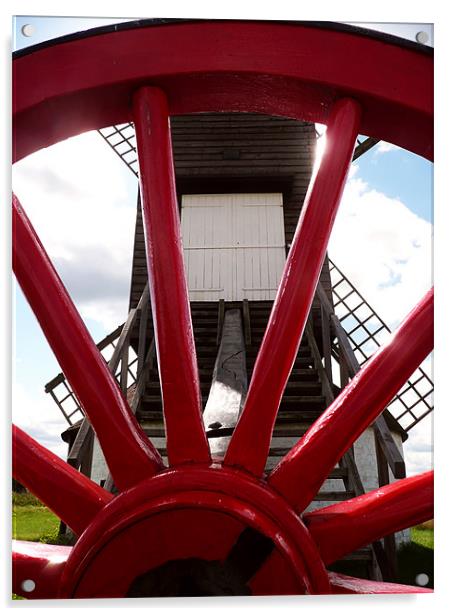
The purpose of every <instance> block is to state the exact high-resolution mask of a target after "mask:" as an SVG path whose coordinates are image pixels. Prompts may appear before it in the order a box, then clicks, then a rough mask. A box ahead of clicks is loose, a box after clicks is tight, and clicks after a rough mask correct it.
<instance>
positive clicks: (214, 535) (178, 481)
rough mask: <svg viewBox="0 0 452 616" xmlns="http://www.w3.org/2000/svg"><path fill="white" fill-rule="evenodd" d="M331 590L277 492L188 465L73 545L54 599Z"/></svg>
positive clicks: (234, 474)
mask: <svg viewBox="0 0 452 616" xmlns="http://www.w3.org/2000/svg"><path fill="white" fill-rule="evenodd" d="M248 554H250V555H252V556H251V558H253V559H254V561H253V562H251V563H250V562H249V561H248V560H247V558H248V556H247V555H248ZM259 554H260V556H259ZM256 555H257V556H256ZM275 571H278V576H275V575H274V573H275ZM281 571H283V572H284V575H281ZM282 580H283V581H282ZM328 589H329V582H328V577H327V573H326V570H325V568H324V565H323V562H322V560H321V558H320V555H319V553H318V551H317V549H316V547H315V544H314V542H313V541H312V539H311V537H310V535H309V532H308V531H307V529H306V527H305V526H304V524H303V522H302V521H301V519H300V518H298V517H297V516H296V515H295V514H294V512H293V510H292V509H291V508H290V507H289V506H288V505H287V504H286V503H285V502H284V500H283V499H282V498H281V497H280V496H279V495H278V494H277V493H275V492H274V491H272V490H271V489H270V488H268V487H267V486H265V484H263V483H262V482H258V481H254V480H253V479H251V478H250V477H248V476H246V475H245V474H244V473H241V472H240V471H234V470H232V471H231V470H225V469H219V468H218V469H216V468H209V467H204V468H200V467H197V468H193V467H190V468H185V469H184V468H181V469H177V470H169V471H165V472H163V473H161V474H159V475H157V476H155V477H153V478H151V479H150V480H148V481H144V482H142V483H140V484H139V485H137V486H136V487H135V488H133V489H131V490H128V491H126V492H124V493H122V494H120V495H119V496H117V497H116V498H115V499H114V500H113V501H112V502H111V503H110V504H109V505H108V506H107V507H105V508H104V510H103V511H102V512H101V513H100V514H99V516H98V517H97V518H96V519H95V520H94V522H93V524H92V525H91V526H90V527H89V528H88V529H87V530H86V531H85V532H84V533H83V535H82V536H81V537H80V539H79V541H78V542H77V544H76V546H75V547H74V549H73V551H72V553H71V556H70V558H69V560H68V562H67V566H66V568H65V572H64V576H63V578H62V583H61V587H60V597H125V596H129V597H130V596H134V597H136V596H162V595H165V596H167V593H169V594H170V596H199V595H218V594H222V595H243V594H275V592H276V591H277V592H279V594H286V593H287V594H288V593H291V594H292V593H296V594H306V593H309V594H310V593H319V592H321V593H323V592H328Z"/></svg>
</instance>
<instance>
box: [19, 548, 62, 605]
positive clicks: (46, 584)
mask: <svg viewBox="0 0 452 616" xmlns="http://www.w3.org/2000/svg"><path fill="white" fill-rule="evenodd" d="M71 552H72V548H71V547H69V546H66V545H46V544H45V543H34V542H32V541H14V540H13V546H12V555H13V575H12V578H13V584H12V591H13V592H14V593H16V594H17V595H20V596H21V597H26V598H27V599H55V597H56V596H57V593H58V586H59V582H60V579H61V574H62V572H63V569H64V567H65V565H66V561H67V559H68V558H69V555H70V553H71ZM25 580H32V581H33V582H34V583H35V588H34V590H33V591H32V592H26V591H24V589H23V588H22V583H23V582H24V581H25Z"/></svg>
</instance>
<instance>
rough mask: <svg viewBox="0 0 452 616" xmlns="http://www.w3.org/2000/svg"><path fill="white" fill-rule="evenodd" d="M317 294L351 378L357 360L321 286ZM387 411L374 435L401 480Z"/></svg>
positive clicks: (402, 473) (400, 462) (401, 466)
mask: <svg viewBox="0 0 452 616" xmlns="http://www.w3.org/2000/svg"><path fill="white" fill-rule="evenodd" d="M317 293H318V296H319V299H320V301H321V304H322V306H324V307H325V309H326V310H327V311H328V312H330V319H331V323H332V324H333V327H334V331H335V333H336V336H337V339H338V342H339V347H340V352H341V354H342V356H343V358H344V361H345V364H346V366H347V369H348V373H349V376H350V378H353V377H354V376H355V374H357V373H358V372H359V370H360V369H361V366H360V365H359V362H358V360H357V359H356V356H355V354H354V353H353V349H352V346H351V344H350V340H349V339H348V336H347V333H346V331H345V330H344V328H343V327H342V323H341V322H340V321H339V319H338V317H337V316H336V315H335V314H334V313H333V307H332V306H331V304H330V302H329V300H328V297H327V295H326V293H325V290H324V289H323V288H322V285H320V284H319V285H318V288H317ZM387 412H388V411H387V410H385V411H384V412H383V414H382V415H380V416H379V417H378V418H377V419H376V420H375V422H374V423H373V427H374V430H375V433H376V435H377V436H378V439H379V441H380V444H381V446H382V449H383V451H384V453H385V455H386V459H387V461H388V464H389V466H390V468H391V471H392V474H393V475H394V477H395V478H396V479H402V478H403V477H405V475H406V473H405V461H404V459H403V456H402V454H401V453H400V451H399V448H398V447H397V445H396V443H395V441H394V437H393V436H392V433H391V431H390V429H389V427H388V424H387V422H386V419H385V416H384V413H387Z"/></svg>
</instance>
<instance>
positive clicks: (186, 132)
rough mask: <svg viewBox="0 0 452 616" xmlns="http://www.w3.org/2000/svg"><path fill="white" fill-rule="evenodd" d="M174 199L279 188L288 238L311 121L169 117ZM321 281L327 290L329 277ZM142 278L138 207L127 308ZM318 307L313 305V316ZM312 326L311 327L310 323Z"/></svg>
mask: <svg viewBox="0 0 452 616" xmlns="http://www.w3.org/2000/svg"><path fill="white" fill-rule="evenodd" d="M171 129H172V138H173V153H174V161H175V169H176V184H177V192H178V198H179V204H180V202H181V198H182V195H183V194H199V193H238V192H282V193H283V199H284V225H285V240H286V245H287V246H289V245H290V242H291V241H292V238H293V234H294V231H295V227H296V224H297V221H298V218H299V215H300V210H301V207H302V204H303V201H304V198H305V195H306V191H307V188H308V184H309V180H310V177H311V172H312V165H313V161H314V156H315V145H316V138H315V128H314V125H313V124H310V123H306V122H300V121H297V120H291V119H286V118H277V117H272V116H265V115H260V114H236V113H223V114H196V115H190V116H176V117H173V118H172V119H171ZM321 280H322V282H323V284H324V286H325V287H326V290H327V293H328V295H330V287H331V282H330V277H329V272H328V269H327V267H325V265H324V268H323V271H322V274H321ZM145 282H146V264H145V253H144V234H143V225H142V220H141V214H140V211H139V208H138V212H137V225H136V233H135V248H134V261H133V272H132V284H131V295H130V307H131V308H132V307H135V306H136V304H137V302H138V300H139V298H140V296H141V293H142V290H143V288H144V285H145ZM317 315H318V306H317V304H315V305H314V318H315V321H317ZM316 329H317V328H316Z"/></svg>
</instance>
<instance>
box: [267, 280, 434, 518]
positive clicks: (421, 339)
mask: <svg viewBox="0 0 452 616" xmlns="http://www.w3.org/2000/svg"><path fill="white" fill-rule="evenodd" d="M432 348H433V289H431V290H430V291H429V292H428V293H427V294H426V295H425V297H424V298H423V299H422V300H421V301H420V302H419V304H418V305H417V306H416V307H415V308H414V309H413V310H412V311H411V312H410V313H409V314H408V315H407V317H406V318H405V320H404V321H403V322H402V323H401V324H400V326H399V327H398V328H397V330H396V331H395V332H394V333H393V334H392V336H391V338H390V339H389V340H388V341H387V343H386V344H385V345H383V346H382V347H380V348H379V349H378V351H377V352H376V353H375V354H374V355H373V356H372V357H371V359H370V360H369V361H368V362H367V363H366V364H365V366H364V367H363V368H361V370H360V371H359V372H358V374H357V375H356V376H355V378H354V379H353V380H352V381H351V382H350V383H349V385H348V386H347V387H345V389H344V390H343V391H342V392H341V394H340V395H339V396H338V397H337V398H336V399H335V400H334V401H333V402H332V404H331V405H330V406H329V407H328V408H327V410H326V411H325V412H324V413H323V414H322V415H321V417H320V418H319V419H318V420H317V421H316V422H315V423H314V424H313V425H312V426H311V427H310V429H309V430H308V431H307V432H306V433H305V434H304V435H303V436H302V437H301V439H300V440H299V441H298V443H297V444H296V445H295V446H294V447H293V448H292V449H291V451H290V452H289V453H288V454H287V456H285V457H284V458H283V459H282V460H281V461H280V463H279V464H278V466H277V467H276V468H275V469H274V470H273V472H272V473H271V474H270V477H269V483H270V485H272V486H273V487H274V488H275V489H276V490H278V492H280V493H281V494H283V495H284V497H285V498H286V499H287V500H288V501H289V502H291V503H292V505H293V506H294V507H295V508H296V510H297V511H300V512H301V511H303V510H304V509H305V507H307V505H308V504H309V503H310V502H311V500H312V499H313V497H314V495H315V494H316V493H317V492H318V490H319V489H320V486H321V485H322V483H323V481H324V480H325V478H326V477H327V475H328V473H329V472H330V470H331V469H332V468H333V467H334V465H335V464H336V463H337V462H338V460H339V459H340V458H341V456H342V455H343V454H344V453H345V452H346V451H347V450H348V449H349V448H350V447H351V446H352V444H353V443H354V442H355V440H356V439H357V438H358V436H359V435H360V434H361V433H362V432H363V431H364V430H365V429H366V428H367V426H369V425H370V424H371V423H372V422H373V421H374V420H375V419H376V418H377V417H378V415H379V414H380V413H381V412H382V411H383V410H384V408H385V407H386V406H387V404H388V403H389V402H390V401H391V400H392V398H393V397H394V395H395V394H396V393H397V392H398V391H399V389H400V388H401V387H402V385H403V384H404V383H405V382H406V381H407V379H408V378H409V377H410V375H411V374H412V372H413V371H414V370H415V369H416V368H417V367H418V366H419V364H420V363H421V362H422V361H423V360H424V359H425V357H426V356H427V355H428V354H429V353H430V351H431V350H432ZM306 468H309V472H308V473H306V472H305V470H306Z"/></svg>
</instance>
